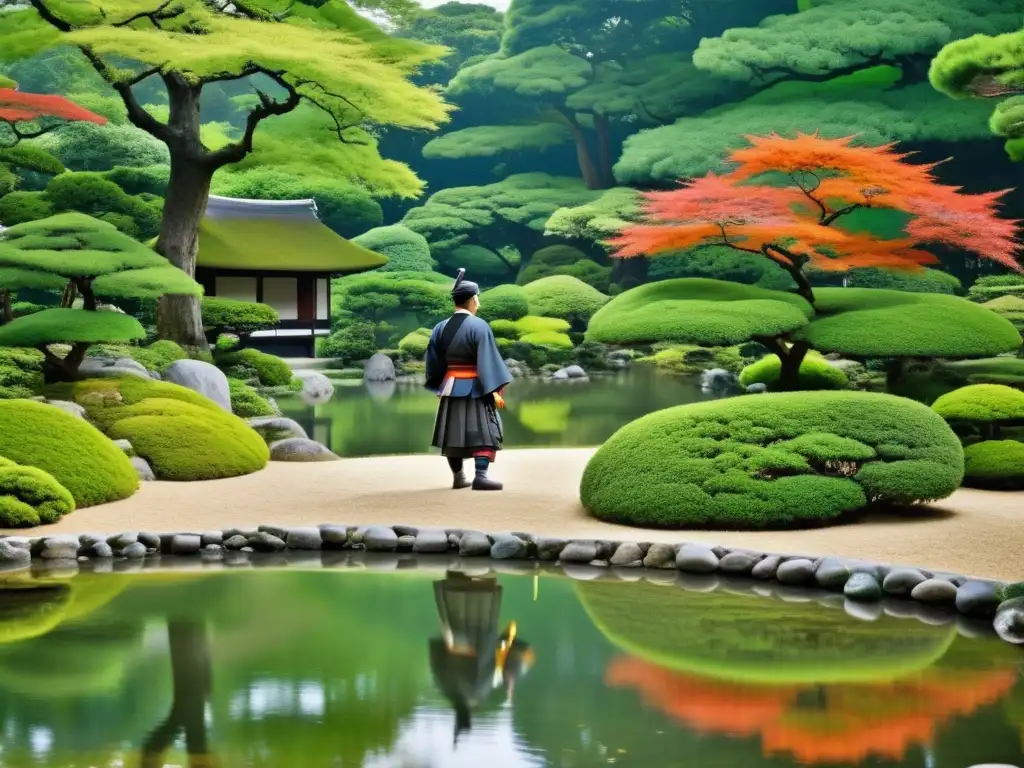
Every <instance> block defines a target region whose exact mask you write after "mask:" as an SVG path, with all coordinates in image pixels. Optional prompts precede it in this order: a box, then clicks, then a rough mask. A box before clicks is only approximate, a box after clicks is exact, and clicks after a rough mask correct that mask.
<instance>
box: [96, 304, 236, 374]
mask: <svg viewBox="0 0 1024 768" xmlns="http://www.w3.org/2000/svg"><path fill="white" fill-rule="evenodd" d="M239 303H240V304H241V303H244V302H239ZM89 356H90V357H112V358H114V359H117V358H119V357H128V358H131V359H132V360H134V361H135V362H137V363H138V364H139V365H141V366H142V367H143V368H145V369H146V370H147V371H156V372H157V373H163V372H164V371H166V370H167V368H168V366H170V364H171V363H173V362H175V361H176V360H184V359H185V358H187V357H188V355H187V354H185V350H184V349H182V348H181V347H180V346H178V345H177V344H175V343H174V342H173V341H164V340H161V341H154V342H153V343H152V344H150V345H149V346H148V347H132V346H129V345H127V344H96V345H95V346H92V347H90V348H89Z"/></svg>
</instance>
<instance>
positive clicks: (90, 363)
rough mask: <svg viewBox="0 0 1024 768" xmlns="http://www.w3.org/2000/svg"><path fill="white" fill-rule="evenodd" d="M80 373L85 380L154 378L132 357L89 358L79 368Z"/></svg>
mask: <svg viewBox="0 0 1024 768" xmlns="http://www.w3.org/2000/svg"><path fill="white" fill-rule="evenodd" d="M78 373H79V375H80V376H81V377H82V378H85V379H106V378H121V377H123V376H136V377H138V378H140V379H150V378H152V377H151V376H150V374H149V371H147V370H146V368H145V366H143V365H142V364H141V363H137V362H135V361H134V360H132V359H131V358H130V357H119V358H117V359H114V358H112V357H87V358H85V360H83V361H82V364H81V365H80V366H79V368H78Z"/></svg>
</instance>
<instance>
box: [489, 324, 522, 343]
mask: <svg viewBox="0 0 1024 768" xmlns="http://www.w3.org/2000/svg"><path fill="white" fill-rule="evenodd" d="M491 331H492V332H493V333H494V336H495V338H498V339H513V340H514V339H518V338H519V331H518V330H517V329H516V324H515V323H514V322H513V321H511V320H492V321H491Z"/></svg>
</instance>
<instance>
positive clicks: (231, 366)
mask: <svg viewBox="0 0 1024 768" xmlns="http://www.w3.org/2000/svg"><path fill="white" fill-rule="evenodd" d="M217 367H219V368H221V369H222V370H223V371H224V372H225V373H227V374H228V376H229V377H231V378H236V379H243V380H244V379H245V378H247V377H246V376H245V375H244V374H245V373H248V372H249V371H253V372H255V375H256V378H258V379H259V382H260V384H261V385H263V386H264V387H286V386H288V385H289V384H291V381H292V378H293V374H292V369H291V368H290V367H289V366H288V363H286V362H285V361H284V360H282V359H281V358H280V357H277V356H275V355H268V354H267V353H266V352H260V351H259V350H258V349H240V350H238V351H237V352H229V353H227V354H226V355H221V356H219V357H218V358H217Z"/></svg>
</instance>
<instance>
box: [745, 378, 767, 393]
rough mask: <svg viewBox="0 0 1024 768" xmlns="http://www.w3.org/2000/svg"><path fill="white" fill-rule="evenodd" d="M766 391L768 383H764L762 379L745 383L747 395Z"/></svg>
mask: <svg viewBox="0 0 1024 768" xmlns="http://www.w3.org/2000/svg"><path fill="white" fill-rule="evenodd" d="M767 391H768V385H767V384H765V383H764V382H763V381H757V382H754V383H753V384H748V385H747V394H748V395H760V394H761V393H763V392H767Z"/></svg>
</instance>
